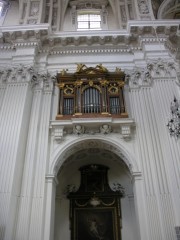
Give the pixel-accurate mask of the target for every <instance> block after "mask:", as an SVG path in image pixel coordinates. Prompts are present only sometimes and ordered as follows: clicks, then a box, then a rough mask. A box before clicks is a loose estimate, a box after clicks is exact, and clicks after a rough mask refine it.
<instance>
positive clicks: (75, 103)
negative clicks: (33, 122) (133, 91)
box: [57, 64, 127, 119]
mask: <svg viewBox="0 0 180 240" xmlns="http://www.w3.org/2000/svg"><path fill="white" fill-rule="evenodd" d="M124 79H125V74H124V73H123V72H122V71H121V69H119V68H116V71H115V72H109V71H108V70H107V68H105V67H104V66H103V65H102V64H99V65H97V66H96V67H89V68H88V67H86V65H85V64H77V69H76V72H75V73H67V70H64V69H63V70H62V71H61V73H58V75H57V81H58V87H59V89H60V97H59V112H58V115H57V119H62V117H66V118H68V117H77V116H79V115H80V116H82V117H89V116H90V117H98V116H101V117H102V115H103V116H112V117H127V113H126V111H125V102H124V94H123V87H124Z"/></svg>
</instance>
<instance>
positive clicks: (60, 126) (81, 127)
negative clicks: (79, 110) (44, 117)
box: [50, 117, 135, 143]
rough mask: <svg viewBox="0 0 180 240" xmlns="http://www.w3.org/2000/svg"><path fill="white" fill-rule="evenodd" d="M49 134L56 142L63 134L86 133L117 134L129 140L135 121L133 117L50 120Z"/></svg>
mask: <svg viewBox="0 0 180 240" xmlns="http://www.w3.org/2000/svg"><path fill="white" fill-rule="evenodd" d="M50 129H51V135H52V137H53V139H54V141H56V142H57V143H60V142H61V140H62V139H63V138H64V137H65V136H78V137H83V136H87V135H97V136H98V135H105V136H111V134H117V135H119V136H120V137H122V138H123V139H124V140H130V139H131V138H132V136H133V135H134V130H135V122H134V120H133V119H129V118H128V119H123V120H122V119H112V118H111V117H109V118H102V119H99V118H97V119H90V118H77V119H76V118H72V119H71V120H61V121H52V122H51V125H50Z"/></svg>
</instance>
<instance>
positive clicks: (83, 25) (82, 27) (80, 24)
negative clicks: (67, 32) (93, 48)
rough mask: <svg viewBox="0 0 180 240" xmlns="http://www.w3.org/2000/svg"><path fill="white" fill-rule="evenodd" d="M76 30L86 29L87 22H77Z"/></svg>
mask: <svg viewBox="0 0 180 240" xmlns="http://www.w3.org/2000/svg"><path fill="white" fill-rule="evenodd" d="M78 28H81V29H88V22H78Z"/></svg>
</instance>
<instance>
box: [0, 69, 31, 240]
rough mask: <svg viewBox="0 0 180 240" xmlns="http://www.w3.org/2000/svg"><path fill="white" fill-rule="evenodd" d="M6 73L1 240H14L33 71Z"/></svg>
mask: <svg viewBox="0 0 180 240" xmlns="http://www.w3.org/2000/svg"><path fill="white" fill-rule="evenodd" d="M4 70H5V71H4V72H6V73H7V72H8V74H6V77H5V78H4V80H3V81H4V86H6V88H5V89H4V96H3V101H2V105H1V113H0V122H1V125H0V135H1V139H0V149H1V155H0V165H1V174H0V192H1V193H0V223H1V228H0V229H1V230H0V238H1V239H13V233H14V228H15V219H16V216H17V209H18V199H19V193H20V186H21V177H22V171H23V166H24V162H23V161H24V151H25V146H26V138H27V129H28V123H29V115H30V107H31V99H32V95H31V91H30V88H31V86H30V79H31V68H25V67H24V68H22V67H21V66H19V67H15V68H8V69H4ZM7 222H8V224H6V223H7ZM5 226H6V227H5Z"/></svg>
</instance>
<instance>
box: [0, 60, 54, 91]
mask: <svg viewBox="0 0 180 240" xmlns="http://www.w3.org/2000/svg"><path fill="white" fill-rule="evenodd" d="M55 82H56V76H55V74H54V73H49V72H47V71H46V72H41V73H40V72H38V71H37V70H36V69H35V68H34V67H33V66H25V65H22V64H20V65H18V66H17V65H16V66H8V67H4V68H3V67H1V68H0V85H2V84H3V85H4V84H19V83H20V84H22V83H29V84H30V85H31V86H32V88H33V89H34V90H39V89H43V90H44V91H46V92H48V91H50V92H52V91H53V90H54V86H55Z"/></svg>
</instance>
